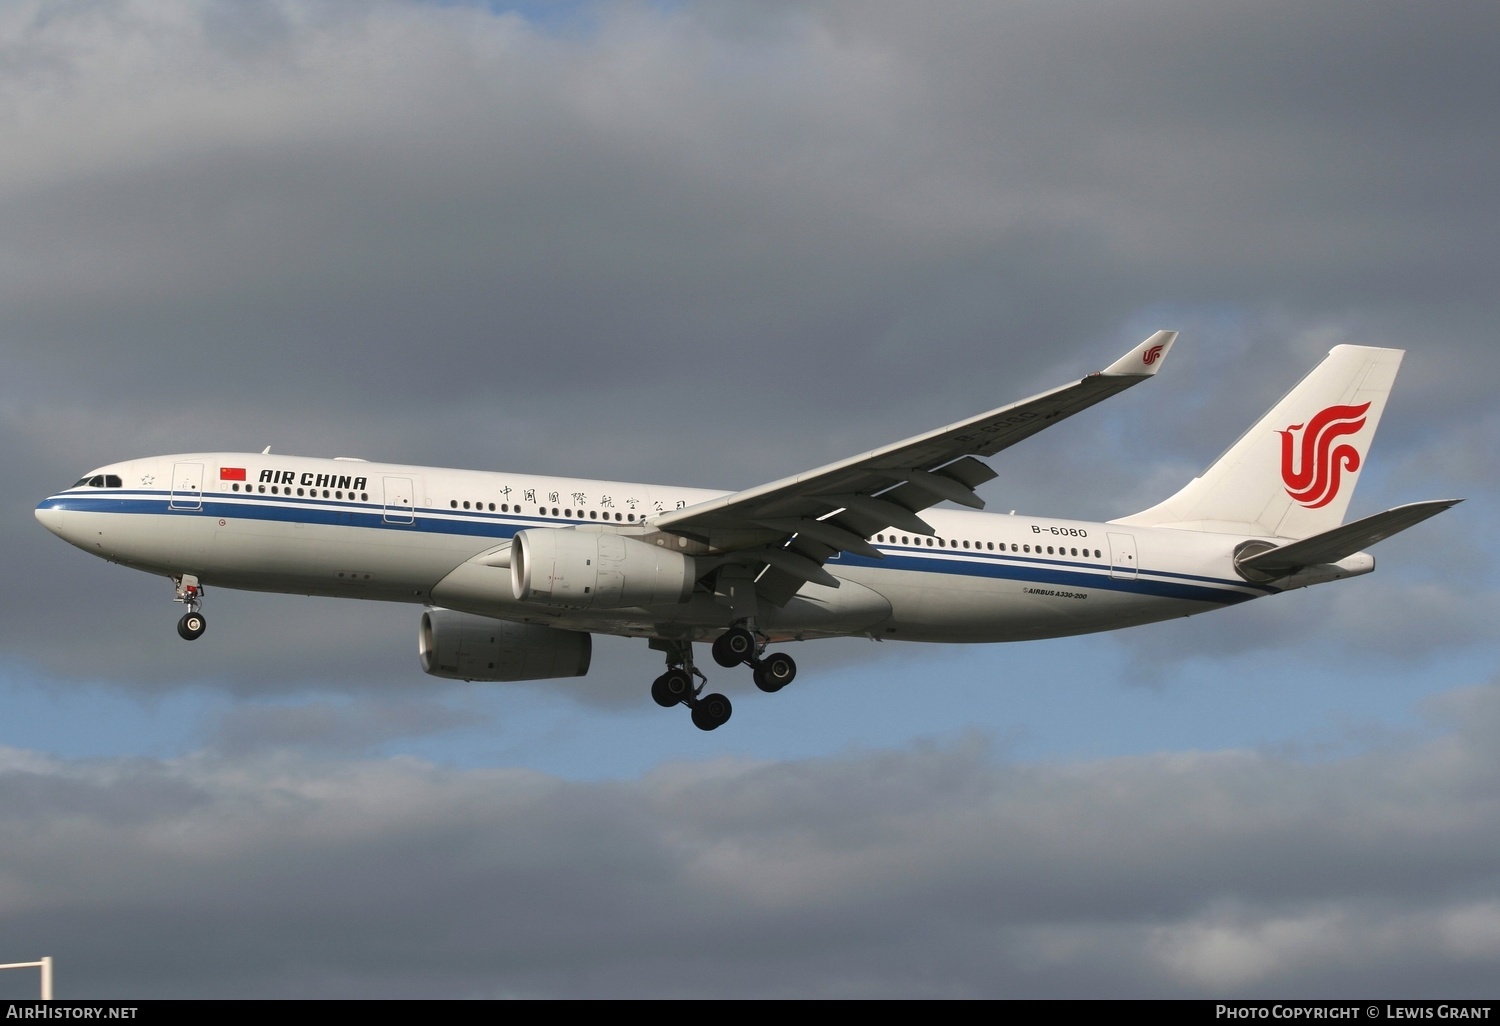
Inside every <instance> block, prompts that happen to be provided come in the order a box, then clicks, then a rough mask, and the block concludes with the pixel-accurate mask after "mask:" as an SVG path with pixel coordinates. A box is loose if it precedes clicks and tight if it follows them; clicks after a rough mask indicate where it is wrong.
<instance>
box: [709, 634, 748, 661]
mask: <svg viewBox="0 0 1500 1026" xmlns="http://www.w3.org/2000/svg"><path fill="white" fill-rule="evenodd" d="M713 653H714V662H716V663H718V664H719V665H720V666H724V667H729V666H738V665H740V663H743V662H744V661H745V660H746V659H749V658H750V657H752V656H753V655H755V635H753V634H751V633H750V632H749V631H747V630H745V628H743V627H731V628H730V629H729V630H727V631H725V632H724V633H723V634H720V635H719V636H718V638H716V639H715V640H714V646H713Z"/></svg>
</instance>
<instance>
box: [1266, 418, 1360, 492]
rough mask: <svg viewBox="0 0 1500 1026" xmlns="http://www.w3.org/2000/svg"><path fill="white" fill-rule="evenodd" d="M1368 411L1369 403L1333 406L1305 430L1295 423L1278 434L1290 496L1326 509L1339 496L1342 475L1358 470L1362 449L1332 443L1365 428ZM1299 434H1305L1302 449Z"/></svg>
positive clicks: (1283, 472)
mask: <svg viewBox="0 0 1500 1026" xmlns="http://www.w3.org/2000/svg"><path fill="white" fill-rule="evenodd" d="M1369 408H1370V404H1369V403H1363V404H1361V405H1359V406H1330V407H1328V408H1327V409H1325V410H1322V411H1321V412H1319V413H1318V414H1317V415H1316V416H1314V417H1313V418H1312V420H1310V421H1308V422H1307V424H1306V425H1305V430H1304V425H1302V424H1292V425H1289V426H1288V427H1287V429H1286V430H1285V431H1278V432H1276V433H1277V434H1279V435H1280V436H1281V480H1282V481H1284V482H1286V493H1287V494H1288V495H1290V496H1291V497H1292V498H1293V499H1295V500H1296V501H1297V502H1300V503H1301V504H1302V505H1304V506H1306V507H1307V508H1308V509H1318V508H1319V507H1322V506H1326V505H1328V504H1329V503H1330V502H1332V501H1333V500H1334V499H1335V498H1336V497H1337V496H1338V494H1339V487H1340V484H1341V480H1340V479H1341V477H1342V474H1343V472H1344V471H1346V470H1347V471H1349V472H1350V473H1353V472H1354V471H1356V470H1358V469H1359V450H1358V449H1356V448H1354V446H1352V445H1350V444H1348V443H1347V442H1346V443H1344V444H1342V445H1338V446H1335V445H1334V444H1333V443H1334V442H1335V441H1336V440H1337V439H1339V438H1342V437H1343V436H1344V435H1352V434H1354V433H1355V432H1356V431H1358V430H1359V429H1360V428H1362V427H1364V426H1365V411H1366V410H1368V409H1369ZM1298 431H1301V432H1302V439H1301V449H1300V450H1298V448H1297V441H1296V432H1298ZM1299 457H1300V458H1299Z"/></svg>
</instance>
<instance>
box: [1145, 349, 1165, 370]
mask: <svg viewBox="0 0 1500 1026" xmlns="http://www.w3.org/2000/svg"><path fill="white" fill-rule="evenodd" d="M1161 350H1162V347H1161V346H1160V345H1154V346H1152V347H1151V348H1150V349H1148V350H1146V351H1145V352H1144V353H1143V354H1141V362H1142V363H1144V364H1145V365H1146V366H1147V367H1149V366H1151V365H1152V364H1153V363H1155V362H1156V361H1157V360H1160V359H1161Z"/></svg>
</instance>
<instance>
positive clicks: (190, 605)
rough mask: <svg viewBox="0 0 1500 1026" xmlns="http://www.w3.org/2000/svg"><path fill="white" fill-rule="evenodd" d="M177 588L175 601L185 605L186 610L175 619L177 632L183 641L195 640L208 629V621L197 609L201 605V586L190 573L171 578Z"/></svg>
mask: <svg viewBox="0 0 1500 1026" xmlns="http://www.w3.org/2000/svg"><path fill="white" fill-rule="evenodd" d="M172 583H173V584H174V585H175V586H176V588H177V598H176V601H178V602H181V603H183V604H184V605H186V606H187V612H186V613H183V614H182V619H181V620H178V621H177V633H178V635H180V636H181V637H182V639H183V640H184V641H197V640H198V639H199V638H200V637H202V636H203V632H204V631H205V630H207V629H208V621H207V620H206V619H204V616H203V614H202V613H201V612H199V609H200V608H201V607H202V606H203V586H202V585H200V584H199V583H198V578H196V577H194V576H193V575H192V574H183V575H182V576H181V577H174V578H172Z"/></svg>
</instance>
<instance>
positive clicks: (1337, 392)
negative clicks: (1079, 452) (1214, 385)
mask: <svg viewBox="0 0 1500 1026" xmlns="http://www.w3.org/2000/svg"><path fill="white" fill-rule="evenodd" d="M1402 355H1403V353H1402V351H1401V350H1400V349H1373V348H1370V347H1367V346H1335V347H1334V348H1333V350H1332V351H1331V352H1330V353H1329V354H1328V356H1327V358H1326V359H1324V360H1323V362H1322V363H1320V364H1318V366H1317V367H1315V368H1313V371H1312V373H1311V374H1309V375H1308V376H1307V377H1305V378H1303V379H1302V381H1301V382H1300V383H1299V384H1298V385H1297V387H1296V388H1294V389H1292V390H1291V391H1290V392H1288V393H1287V395H1286V398H1284V399H1282V400H1281V402H1279V403H1277V404H1276V405H1275V406H1274V407H1272V409H1271V412H1270V413H1267V414H1266V415H1265V416H1264V417H1262V418H1261V419H1260V422H1259V423H1257V424H1256V425H1255V426H1254V427H1252V428H1251V429H1250V430H1249V431H1247V432H1245V434H1244V435H1242V436H1241V437H1240V440H1239V441H1237V442H1235V443H1234V445H1232V446H1230V447H1229V450H1228V451H1227V452H1225V453H1224V455H1223V456H1220V457H1219V459H1218V460H1216V461H1215V462H1214V464H1213V466H1211V467H1209V468H1208V469H1207V470H1205V471H1204V472H1203V474H1202V476H1200V477H1196V478H1194V479H1193V480H1192V481H1191V482H1190V483H1189V484H1188V486H1187V487H1186V488H1184V489H1182V491H1180V492H1178V493H1177V494H1176V495H1174V496H1172V497H1171V498H1170V499H1168V500H1167V501H1166V502H1163V503H1161V504H1159V505H1156V506H1153V507H1151V508H1150V509H1148V510H1143V511H1142V512H1140V513H1137V514H1135V515H1134V516H1129V517H1124V518H1122V519H1120V520H1117V521H1114V523H1118V524H1128V525H1132V526H1135V527H1177V528H1183V529H1185V530H1192V531H1213V532H1216V533H1220V534H1244V535H1261V536H1267V537H1280V538H1308V537H1311V536H1312V535H1315V534H1320V533H1322V532H1324V531H1329V530H1331V529H1333V528H1335V527H1338V526H1339V525H1340V524H1342V523H1343V522H1344V513H1345V512H1346V511H1347V510H1348V508H1349V499H1350V496H1352V495H1353V494H1354V486H1355V484H1356V482H1357V481H1358V480H1359V471H1360V468H1361V467H1363V466H1364V462H1365V457H1366V455H1367V454H1368V452H1369V449H1370V440H1371V439H1372V438H1374V437H1375V428H1376V426H1377V425H1378V424H1379V423H1380V415H1381V413H1382V412H1384V410H1385V400H1386V397H1387V396H1388V395H1390V392H1391V385H1392V384H1393V383H1394V382H1395V380H1396V371H1397V369H1398V368H1399V367H1400V366H1401V357H1402Z"/></svg>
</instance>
